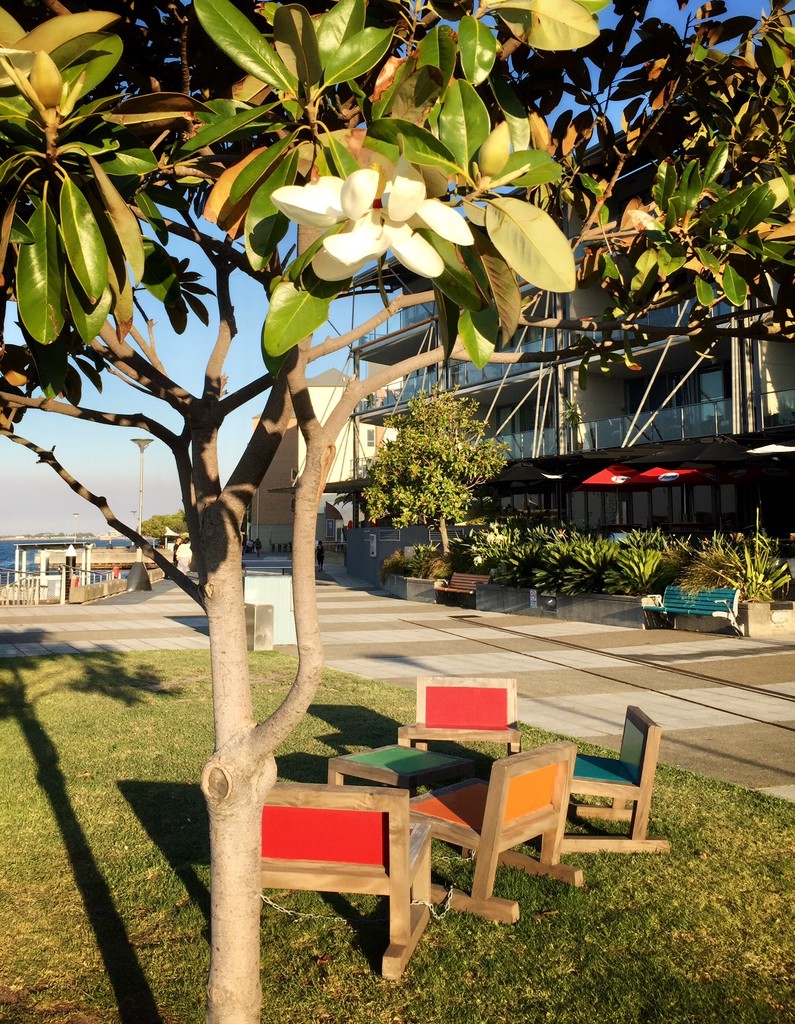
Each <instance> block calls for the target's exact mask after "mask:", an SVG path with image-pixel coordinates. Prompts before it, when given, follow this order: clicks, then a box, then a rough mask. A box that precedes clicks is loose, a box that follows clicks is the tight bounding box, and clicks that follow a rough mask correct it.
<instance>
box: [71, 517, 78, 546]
mask: <svg viewBox="0 0 795 1024" xmlns="http://www.w3.org/2000/svg"><path fill="white" fill-rule="evenodd" d="M79 515H80V513H79V512H73V513H72V518H73V519H74V525H75V528H74V531H73V536H72V543H73V544H76V543H77V517H78V516H79Z"/></svg>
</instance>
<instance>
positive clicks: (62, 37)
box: [15, 11, 119, 53]
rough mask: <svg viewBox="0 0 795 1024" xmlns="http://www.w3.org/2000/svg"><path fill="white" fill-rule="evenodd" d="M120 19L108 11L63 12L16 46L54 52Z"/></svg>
mask: <svg viewBox="0 0 795 1024" xmlns="http://www.w3.org/2000/svg"><path fill="white" fill-rule="evenodd" d="M118 20H119V15H118V14H110V13H108V12H106V11H86V12H84V13H82V14H62V15H59V17H57V18H49V19H48V20H47V21H43V22H42V23H41V24H39V25H37V26H36V27H35V28H34V29H32V30H31V31H30V32H28V34H27V35H26V36H24V37H23V38H22V39H18V40H17V42H16V43H15V46H16V48H17V49H18V50H30V51H32V52H34V53H35V52H36V50H46V51H47V53H52V51H53V50H54V49H56V47H58V46H62V45H63V44H64V43H68V42H69V40H70V39H77V38H78V36H83V35H86V33H89V32H101V31H102V30H103V29H105V28H107V27H108V25H112V24H113V23H114V21H118Z"/></svg>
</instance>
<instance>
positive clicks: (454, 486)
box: [363, 390, 507, 552]
mask: <svg viewBox="0 0 795 1024" xmlns="http://www.w3.org/2000/svg"><path fill="white" fill-rule="evenodd" d="M477 409H478V403H477V402H476V401H474V399H471V398H461V397H459V396H457V395H456V394H455V392H453V391H438V390H434V391H433V392H431V393H430V394H428V395H417V396H415V397H414V398H412V399H411V401H410V402H409V403H408V407H407V409H406V412H405V413H404V414H403V415H396V416H393V417H390V420H391V421H392V425H393V426H394V427H395V437H394V438H393V439H392V440H389V441H386V442H384V444H383V445H382V446H381V448H380V449H379V452H378V456H377V457H376V460H375V462H374V463H373V465H372V466H371V467H370V469H369V470H368V481H367V488H366V489H365V492H364V495H363V497H364V500H365V502H366V504H367V512H368V515H369V516H370V517H371V518H374V519H380V518H381V517H382V516H386V515H389V516H391V517H392V522H393V523H394V524H395V526H411V525H412V524H413V523H427V524H429V525H432V526H436V527H438V529H439V532H440V533H441V536H442V548H443V550H444V551H445V552H447V551H449V550H450V542H449V539H448V535H447V523H448V522H453V523H455V522H458V521H460V520H461V518H462V517H463V516H464V515H465V514H466V513H467V511H468V509H469V506H470V503H471V501H472V492H473V491H474V489H475V488H476V487H477V486H479V485H480V484H483V483H485V482H486V481H487V480H490V479H491V477H493V476H495V475H496V474H497V473H498V472H499V471H500V470H501V469H502V467H503V466H504V465H505V453H506V451H507V445H505V444H503V443H502V442H500V441H495V440H494V439H493V438H487V437H486V436H485V435H486V425H485V423H484V422H483V420H482V419H480V418H479V417H478V412H477Z"/></svg>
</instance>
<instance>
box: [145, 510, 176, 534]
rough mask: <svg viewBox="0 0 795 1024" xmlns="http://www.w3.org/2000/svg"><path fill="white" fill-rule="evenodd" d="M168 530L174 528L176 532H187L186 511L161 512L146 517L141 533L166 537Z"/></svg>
mask: <svg viewBox="0 0 795 1024" xmlns="http://www.w3.org/2000/svg"><path fill="white" fill-rule="evenodd" d="M166 530H173V531H174V533H187V532H188V520H187V519H186V518H185V513H184V512H172V513H160V514H158V515H155V516H150V517H149V519H144V521H143V523H142V524H141V533H142V534H143V535H144V536H145V537H165V536H166Z"/></svg>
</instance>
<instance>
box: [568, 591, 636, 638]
mask: <svg viewBox="0 0 795 1024" xmlns="http://www.w3.org/2000/svg"><path fill="white" fill-rule="evenodd" d="M556 596H557V600H558V608H557V613H558V618H559V619H563V620H564V621H565V622H594V623H598V624H599V625H602V626H618V627H620V628H621V629H643V627H644V621H643V608H642V606H641V605H642V598H640V597H628V596H625V595H623V594H577V596H576V597H569V596H568V595H567V594H557V595H556Z"/></svg>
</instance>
